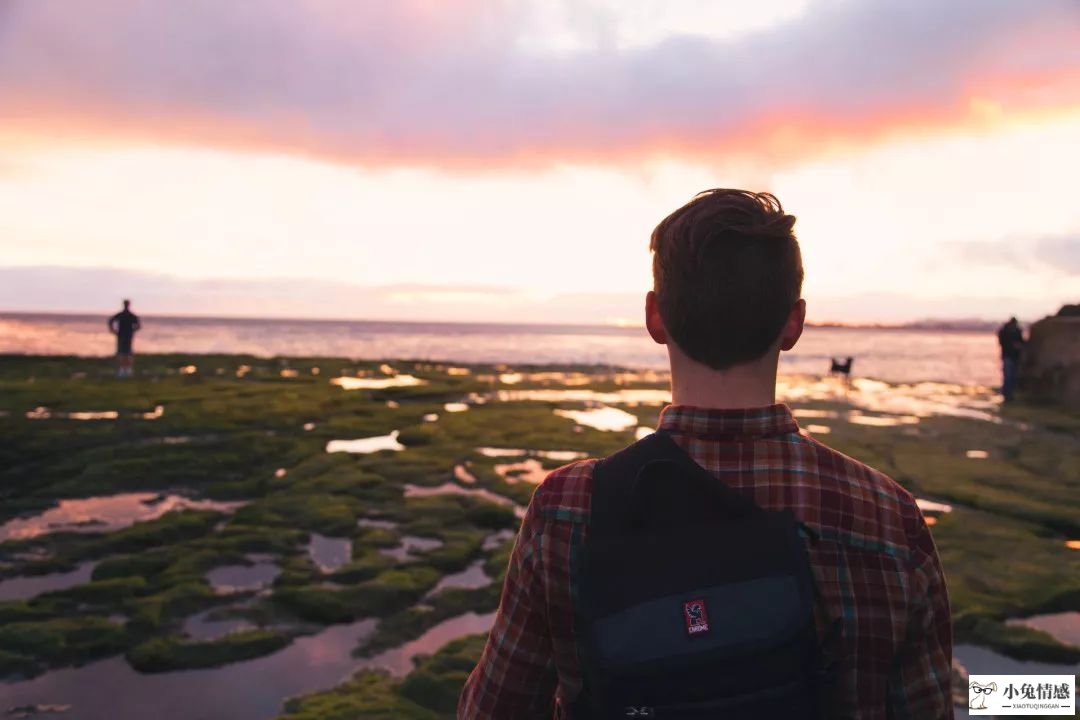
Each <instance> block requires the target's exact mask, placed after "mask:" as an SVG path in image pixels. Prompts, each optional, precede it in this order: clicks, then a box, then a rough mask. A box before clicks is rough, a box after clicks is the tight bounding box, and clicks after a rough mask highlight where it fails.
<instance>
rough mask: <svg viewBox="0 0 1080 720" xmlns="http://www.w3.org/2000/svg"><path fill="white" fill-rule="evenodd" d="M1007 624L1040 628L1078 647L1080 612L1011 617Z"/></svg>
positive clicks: (1060, 640) (1079, 640) (1079, 645)
mask: <svg viewBox="0 0 1080 720" xmlns="http://www.w3.org/2000/svg"><path fill="white" fill-rule="evenodd" d="M1006 624H1007V625H1022V626H1024V627H1029V628H1034V629H1036V630H1042V631H1043V632H1044V633H1046V634H1047V635H1049V636H1051V637H1052V638H1054V639H1055V640H1057V641H1058V642H1060V643H1064V644H1065V645H1073V646H1075V647H1080V612H1060V613H1049V614H1046V615H1032V616H1031V617H1026V618H1013V619H1012V620H1008V621H1006Z"/></svg>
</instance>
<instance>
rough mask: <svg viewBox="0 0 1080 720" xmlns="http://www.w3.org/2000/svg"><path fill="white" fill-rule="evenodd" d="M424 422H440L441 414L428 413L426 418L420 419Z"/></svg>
mask: <svg viewBox="0 0 1080 720" xmlns="http://www.w3.org/2000/svg"><path fill="white" fill-rule="evenodd" d="M420 419H421V420H422V421H423V422H426V423H433V422H438V421H439V413H428V414H426V415H424V417H422V418H420Z"/></svg>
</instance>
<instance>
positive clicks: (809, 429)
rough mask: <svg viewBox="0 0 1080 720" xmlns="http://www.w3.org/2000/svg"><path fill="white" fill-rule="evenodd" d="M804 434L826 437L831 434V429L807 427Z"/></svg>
mask: <svg viewBox="0 0 1080 720" xmlns="http://www.w3.org/2000/svg"><path fill="white" fill-rule="evenodd" d="M806 432H808V433H810V434H812V435H828V434H829V433H831V432H832V428H831V427H829V426H828V425H807V426H806Z"/></svg>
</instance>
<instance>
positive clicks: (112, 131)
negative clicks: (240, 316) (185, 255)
mask: <svg viewBox="0 0 1080 720" xmlns="http://www.w3.org/2000/svg"><path fill="white" fill-rule="evenodd" d="M527 15H528V13H526V12H524V11H523V10H522V6H521V4H520V3H519V4H517V5H515V4H512V3H509V2H508V3H490V2H479V0H477V1H475V2H466V3H430V2H422V1H421V0H405V1H399V2H377V1H371V2H353V1H348V0H320V1H319V2H305V1H303V0H262V1H261V2H258V3H253V2H243V1H241V0H185V2H167V1H158V2H154V1H151V0H98V1H97V2H94V3H78V4H72V3H67V2H62V1H61V0H6V2H4V3H3V4H2V5H0V116H2V117H4V118H5V119H6V122H7V123H8V124H9V126H13V127H19V126H21V127H23V128H29V129H32V130H38V131H41V130H44V131H46V132H58V133H73V134H78V135H99V134H102V135H120V136H124V137H138V138H148V139H155V140H165V141H178V142H191V143H197V144H209V145H220V146H225V147H245V146H250V147H258V148H270V149H275V150H282V151H287V152H296V153H306V154H314V155H319V156H322V157H326V158H331V159H336V160H344V161H349V162H358V163H366V164H377V165H393V164H423V165H440V164H442V165H461V164H464V165H472V166H485V165H490V166H503V165H509V164H519V165H520V164H526V165H527V164H535V163H545V162H552V161H560V160H598V161H612V160H615V161H618V160H622V159H627V158H640V157H644V156H650V155H660V154H674V155H682V156H701V155H711V156H719V155H722V154H725V153H731V152H739V153H742V152H748V153H751V154H755V153H796V154H800V153H807V152H813V151H814V150H815V149H817V148H820V147H822V146H823V145H824V144H825V143H826V141H830V142H852V141H854V142H858V141H863V140H867V139H873V138H875V137H878V136H880V135H882V134H886V133H890V132H895V131H903V130H905V129H911V128H916V129H918V128H921V127H928V126H929V127H937V126H942V125H951V124H959V123H964V122H968V121H970V120H971V110H970V107H971V105H970V101H971V100H972V99H973V98H980V99H985V98H989V99H990V100H992V101H994V102H997V103H1000V104H1001V105H1003V106H1004V107H1005V109H1006V110H1007V111H1009V112H1010V113H1021V114H1022V113H1026V112H1036V111H1044V110H1048V109H1049V110H1052V109H1054V108H1057V107H1063V106H1067V105H1068V104H1069V103H1070V102H1075V100H1074V98H1075V97H1076V96H1077V94H1076V91H1077V89H1078V88H1080V10H1078V9H1077V6H1076V4H1075V2H1074V1H1073V0H1044V1H1042V2H1038V3H1020V2H1014V1H1012V0H955V1H954V2H949V3H941V2H938V1H937V0H911V1H909V2H903V3H899V2H892V1H891V0H866V1H863V2H837V1H836V0H823V1H821V2H818V3H817V4H816V5H813V6H811V8H810V9H809V11H808V12H807V13H806V14H805V15H804V16H803V17H801V18H800V19H799V20H797V21H795V22H792V23H788V24H784V25H779V26H775V27H773V28H771V29H769V30H767V31H764V32H758V33H754V34H751V35H746V36H742V37H739V38H736V39H734V40H727V41H719V40H710V39H707V38H705V37H675V38H671V39H669V40H667V41H664V42H662V43H660V44H658V45H655V46H652V47H647V48H636V49H627V50H621V51H620V50H616V49H612V48H610V47H604V46H601V47H599V48H597V49H592V50H582V51H578V52H575V53H568V54H567V53H564V54H560V55H557V56H556V55H552V56H544V55H540V54H537V53H536V52H529V51H526V50H523V49H521V45H520V43H518V42H517V39H518V38H519V37H521V35H522V33H526V32H528V31H529V27H528V26H527V25H526V24H525V20H524V18H526V17H527Z"/></svg>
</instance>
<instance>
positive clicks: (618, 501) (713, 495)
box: [589, 430, 763, 537]
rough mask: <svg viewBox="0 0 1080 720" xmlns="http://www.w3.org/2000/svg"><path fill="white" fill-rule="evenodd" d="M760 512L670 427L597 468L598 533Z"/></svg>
mask: <svg viewBox="0 0 1080 720" xmlns="http://www.w3.org/2000/svg"><path fill="white" fill-rule="evenodd" d="M680 490H681V492H680ZM755 512H763V511H762V509H761V508H760V507H759V506H758V505H757V504H756V503H754V502H753V501H752V500H750V499H749V498H748V497H746V496H745V495H743V494H741V493H739V492H737V491H735V490H733V489H731V488H730V487H728V485H727V484H725V483H724V482H722V481H721V480H719V479H717V478H716V477H715V476H713V474H712V473H710V472H709V471H708V470H706V469H705V468H703V467H701V466H700V465H698V464H697V463H696V462H695V461H694V460H693V458H691V457H690V456H689V455H687V454H686V451H685V450H683V449H682V448H681V447H679V445H678V443H676V442H675V440H674V439H673V438H672V437H671V435H670V434H668V433H667V432H666V431H664V430H658V431H657V432H655V433H653V434H652V435H649V436H648V437H645V438H643V439H641V440H638V441H637V442H635V443H634V444H633V445H630V446H629V447H627V448H624V449H623V450H620V451H619V452H617V453H615V454H613V455H609V456H608V457H606V458H604V459H602V460H600V461H599V462H597V464H596V466H595V467H594V469H593V486H592V503H591V509H590V514H589V534H590V535H591V536H594V537H595V536H596V535H610V534H613V533H617V532H619V531H623V530H626V529H628V528H629V527H643V526H647V525H652V524H655V523H658V522H659V523H672V522H677V523H680V524H687V523H691V524H702V523H707V522H716V521H718V520H723V519H725V518H732V517H742V516H744V515H748V514H752V513H755Z"/></svg>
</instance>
